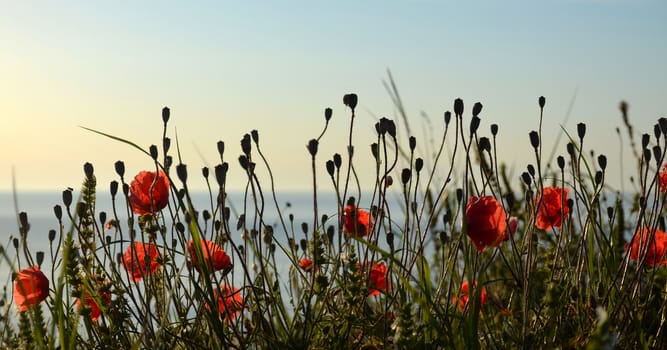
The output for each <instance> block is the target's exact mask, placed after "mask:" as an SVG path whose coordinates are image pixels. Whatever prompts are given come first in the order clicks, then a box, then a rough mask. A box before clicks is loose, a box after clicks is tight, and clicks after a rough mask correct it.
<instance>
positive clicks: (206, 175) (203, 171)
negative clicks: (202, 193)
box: [201, 167, 208, 179]
mask: <svg viewBox="0 0 667 350" xmlns="http://www.w3.org/2000/svg"><path fill="white" fill-rule="evenodd" d="M201 174H202V176H204V178H205V179H208V167H203V168H201Z"/></svg>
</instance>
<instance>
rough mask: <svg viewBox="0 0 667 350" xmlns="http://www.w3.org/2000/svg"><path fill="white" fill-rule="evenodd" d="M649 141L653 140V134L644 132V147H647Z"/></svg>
mask: <svg viewBox="0 0 667 350" xmlns="http://www.w3.org/2000/svg"><path fill="white" fill-rule="evenodd" d="M649 141H651V136H650V135H649V134H642V148H646V147H647V146H648V143H649Z"/></svg>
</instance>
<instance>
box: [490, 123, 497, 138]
mask: <svg viewBox="0 0 667 350" xmlns="http://www.w3.org/2000/svg"><path fill="white" fill-rule="evenodd" d="M491 135H493V136H496V135H498V124H491Z"/></svg>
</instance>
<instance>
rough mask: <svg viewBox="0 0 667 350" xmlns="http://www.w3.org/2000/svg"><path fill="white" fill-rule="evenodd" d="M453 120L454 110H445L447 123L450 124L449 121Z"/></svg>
mask: <svg viewBox="0 0 667 350" xmlns="http://www.w3.org/2000/svg"><path fill="white" fill-rule="evenodd" d="M451 120H452V112H450V111H446V112H445V125H449V122H450V121H451Z"/></svg>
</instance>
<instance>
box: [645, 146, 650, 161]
mask: <svg viewBox="0 0 667 350" xmlns="http://www.w3.org/2000/svg"><path fill="white" fill-rule="evenodd" d="M644 161H645V162H646V163H648V162H650V161H651V151H649V150H648V148H644Z"/></svg>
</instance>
